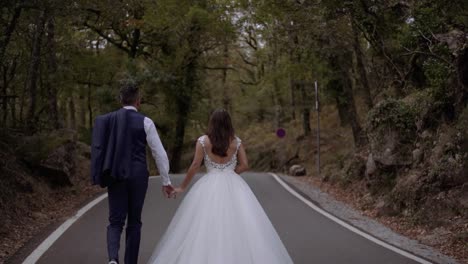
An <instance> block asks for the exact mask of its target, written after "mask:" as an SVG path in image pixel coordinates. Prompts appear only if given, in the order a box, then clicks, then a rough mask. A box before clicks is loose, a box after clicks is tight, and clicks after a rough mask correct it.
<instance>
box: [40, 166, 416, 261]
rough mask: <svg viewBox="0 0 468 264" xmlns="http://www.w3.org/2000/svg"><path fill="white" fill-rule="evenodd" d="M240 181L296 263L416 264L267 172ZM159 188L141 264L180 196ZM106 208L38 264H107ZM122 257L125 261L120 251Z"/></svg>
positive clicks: (154, 185)
mask: <svg viewBox="0 0 468 264" xmlns="http://www.w3.org/2000/svg"><path fill="white" fill-rule="evenodd" d="M197 177H200V176H199V175H198V176H197ZM242 177H243V178H244V179H245V180H246V181H247V183H248V184H249V186H250V187H251V188H252V190H253V191H254V193H255V195H256V196H257V198H258V200H259V201H260V203H261V204H262V206H263V208H264V209H265V211H266V213H267V215H268V217H269V218H270V220H271V221H272V223H273V225H274V226H275V228H276V230H277V231H278V233H279V235H280V237H281V240H282V241H283V243H284V244H285V246H286V248H287V250H288V252H289V254H290V255H291V257H292V259H293V260H294V263H296V264H311V263H320V264H324V263H330V264H341V263H342V264H352V263H356V264H366V263H369V264H414V263H419V262H416V261H415V260H411V259H409V258H406V257H404V256H402V255H400V254H397V253H395V252H393V251H391V250H389V249H387V248H385V247H382V246H380V245H377V244H376V243H374V242H372V241H370V240H368V239H366V238H364V237H362V236H360V235H357V234H355V233H354V232H351V231H350V230H348V229H346V228H344V227H343V226H341V225H339V224H337V223H335V222H333V221H331V220H330V219H328V218H327V217H325V216H323V215H322V214H320V213H318V212H316V211H315V210H313V209H311V208H310V207H309V206H308V205H306V204H305V203H304V202H303V201H301V200H299V199H298V198H297V197H295V196H293V195H292V194H291V193H290V192H288V191H287V190H286V189H285V188H284V187H282V186H281V185H280V184H279V183H278V182H277V181H276V180H275V179H274V178H273V177H272V176H271V175H269V174H267V173H244V174H243V175H242ZM172 179H173V183H174V184H177V183H179V182H181V181H182V179H183V176H182V175H173V176H172ZM160 190H161V183H160V180H159V178H153V179H151V180H150V185H149V188H148V193H147V196H146V201H145V206H144V209H143V230H142V241H141V248H140V263H146V261H147V260H148V259H149V257H150V255H151V253H152V251H153V249H154V247H155V246H156V244H157V242H158V240H159V238H160V237H161V236H162V234H163V232H164V230H165V229H166V227H167V226H168V224H169V222H170V219H171V216H172V215H173V214H174V213H175V210H176V208H177V206H178V205H179V203H180V201H181V198H183V197H182V196H181V197H178V199H175V200H174V199H170V200H168V199H165V198H164V197H163V196H162V195H161V191H160ZM107 210H108V207H107V198H106V199H104V200H102V201H101V202H100V203H98V204H97V205H95V206H94V207H92V208H91V209H90V210H89V211H87V212H86V213H85V214H84V215H83V216H82V217H80V218H79V219H78V220H77V221H76V222H74V223H73V224H72V225H71V226H70V228H68V229H67V230H66V231H65V233H63V234H62V235H61V236H60V237H59V238H58V239H57V240H56V241H55V243H53V244H52V245H51V246H50V247H49V248H48V249H47V250H46V251H45V252H44V254H43V255H42V256H41V258H40V259H39V261H38V262H37V263H41V264H55V263H67V264H73V263H80V264H83V263H106V261H107V256H106V255H107V254H106V226H107V213H108V211H107ZM123 237H124V235H122V244H121V251H122V249H123V248H124V243H123V239H124V238H123ZM120 259H123V252H121V258H120ZM260 264H264V263H260ZM265 264H267V263H265Z"/></svg>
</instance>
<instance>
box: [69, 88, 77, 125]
mask: <svg viewBox="0 0 468 264" xmlns="http://www.w3.org/2000/svg"><path fill="white" fill-rule="evenodd" d="M68 111H69V120H70V123H69V128H71V129H74V130H75V129H76V107H75V99H74V96H73V94H72V95H71V96H70V98H69V99H68Z"/></svg>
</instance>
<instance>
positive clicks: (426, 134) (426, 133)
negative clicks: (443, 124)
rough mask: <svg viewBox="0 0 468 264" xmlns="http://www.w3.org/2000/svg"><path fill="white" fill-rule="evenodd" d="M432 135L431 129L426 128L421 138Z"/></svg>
mask: <svg viewBox="0 0 468 264" xmlns="http://www.w3.org/2000/svg"><path fill="white" fill-rule="evenodd" d="M430 137H431V132H429V130H424V131H423V133H422V134H421V138H423V139H426V138H430Z"/></svg>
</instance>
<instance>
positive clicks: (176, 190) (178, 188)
mask: <svg viewBox="0 0 468 264" xmlns="http://www.w3.org/2000/svg"><path fill="white" fill-rule="evenodd" d="M184 191H185V188H182V187H176V188H174V192H175V193H183V192H184Z"/></svg>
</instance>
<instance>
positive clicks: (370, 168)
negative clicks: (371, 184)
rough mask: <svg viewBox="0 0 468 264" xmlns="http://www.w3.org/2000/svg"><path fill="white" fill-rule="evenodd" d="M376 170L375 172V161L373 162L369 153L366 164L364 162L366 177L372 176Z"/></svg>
mask: <svg viewBox="0 0 468 264" xmlns="http://www.w3.org/2000/svg"><path fill="white" fill-rule="evenodd" d="M376 170H377V166H376V165H375V161H374V158H373V157H372V153H370V154H369V156H368V157H367V162H366V172H365V175H366V177H368V176H370V175H372V174H374V173H375V171H376Z"/></svg>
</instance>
